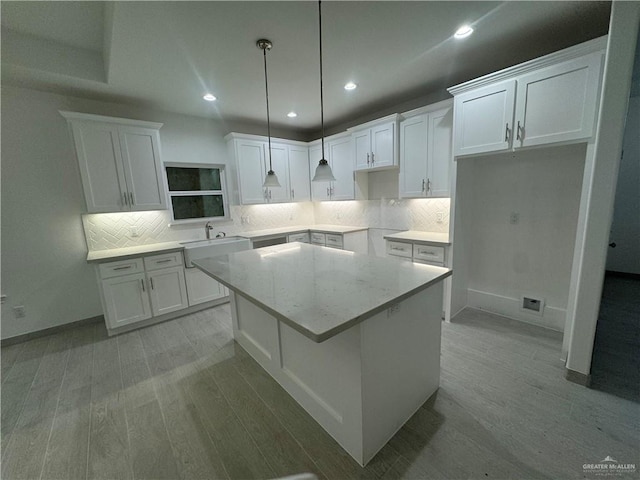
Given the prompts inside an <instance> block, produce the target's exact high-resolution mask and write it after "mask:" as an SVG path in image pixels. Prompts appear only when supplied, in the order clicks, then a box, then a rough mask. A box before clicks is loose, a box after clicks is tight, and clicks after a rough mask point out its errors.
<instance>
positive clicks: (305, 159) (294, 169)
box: [289, 146, 315, 202]
mask: <svg viewBox="0 0 640 480" xmlns="http://www.w3.org/2000/svg"><path fill="white" fill-rule="evenodd" d="M314 173H315V171H314ZM289 180H290V183H291V189H290V190H291V192H290V193H291V201H293V202H308V201H309V200H311V185H310V177H309V150H308V149H307V148H306V147H293V146H290V147H289Z"/></svg>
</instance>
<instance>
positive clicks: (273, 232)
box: [236, 224, 369, 240]
mask: <svg viewBox="0 0 640 480" xmlns="http://www.w3.org/2000/svg"><path fill="white" fill-rule="evenodd" d="M363 230H369V227H355V226H351V225H344V226H343V225H326V224H320V225H301V226H295V227H280V228H268V229H264V230H254V231H249V232H239V233H237V234H236V236H238V237H243V238H248V239H250V240H257V239H266V238H269V237H275V236H279V235H290V234H294V233H303V232H318V233H334V234H344V233H352V232H360V231H363Z"/></svg>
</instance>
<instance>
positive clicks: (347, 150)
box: [329, 137, 356, 200]
mask: <svg viewBox="0 0 640 480" xmlns="http://www.w3.org/2000/svg"><path fill="white" fill-rule="evenodd" d="M329 160H330V164H331V169H332V171H333V176H334V177H335V179H336V181H335V182H332V183H333V185H332V188H333V190H331V200H353V199H355V196H356V191H355V182H354V180H353V143H352V140H351V137H346V138H341V139H339V140H334V141H332V142H330V143H329Z"/></svg>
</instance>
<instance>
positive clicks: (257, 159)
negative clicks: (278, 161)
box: [236, 140, 266, 205]
mask: <svg viewBox="0 0 640 480" xmlns="http://www.w3.org/2000/svg"><path fill="white" fill-rule="evenodd" d="M236 162H237V168H238V183H239V184H240V203H241V204H243V205H247V204H252V203H265V201H266V198H265V189H264V188H263V187H262V184H263V183H264V174H265V170H264V147H263V142H256V141H253V140H236Z"/></svg>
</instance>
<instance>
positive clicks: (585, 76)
mask: <svg viewBox="0 0 640 480" xmlns="http://www.w3.org/2000/svg"><path fill="white" fill-rule="evenodd" d="M601 70H602V55H601V54H592V55H588V56H586V57H582V58H578V59H575V60H571V61H568V62H564V63H561V64H560V65H555V66H552V67H548V68H545V69H543V70H541V71H538V72H531V73H529V74H527V75H523V76H521V77H519V78H518V87H517V89H518V95H517V98H516V125H515V127H516V135H515V137H516V138H515V140H514V147H531V146H534V145H543V144H547V143H555V142H567V141H571V140H582V139H587V138H589V137H591V136H592V135H593V127H594V125H595V118H596V110H597V100H598V89H599V86H600V72H601Z"/></svg>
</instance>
